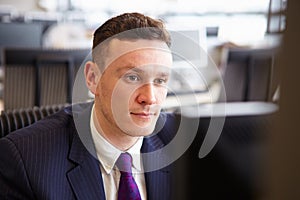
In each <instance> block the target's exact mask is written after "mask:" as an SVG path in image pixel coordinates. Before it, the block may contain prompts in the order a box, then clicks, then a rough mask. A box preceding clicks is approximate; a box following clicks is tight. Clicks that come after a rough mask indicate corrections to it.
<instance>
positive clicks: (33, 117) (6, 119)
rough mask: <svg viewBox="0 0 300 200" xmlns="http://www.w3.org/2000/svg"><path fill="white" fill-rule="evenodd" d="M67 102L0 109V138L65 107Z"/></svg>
mask: <svg viewBox="0 0 300 200" xmlns="http://www.w3.org/2000/svg"><path fill="white" fill-rule="evenodd" d="M67 105H68V104H60V105H48V106H42V107H33V108H27V109H19V110H17V109H15V110H12V111H2V112H1V115H0V138H1V137H4V136H6V135H7V134H9V133H10V132H13V131H15V130H17V129H20V128H24V127H26V126H29V125H31V124H33V123H35V122H37V121H38V120H41V119H43V118H44V117H47V116H49V115H51V114H53V113H55V112H58V111H59V110H61V109H63V108H64V107H66V106H67Z"/></svg>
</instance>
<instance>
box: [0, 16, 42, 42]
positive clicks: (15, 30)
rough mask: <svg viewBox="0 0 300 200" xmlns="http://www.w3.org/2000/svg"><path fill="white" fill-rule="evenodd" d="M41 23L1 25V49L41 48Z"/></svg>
mask: <svg viewBox="0 0 300 200" xmlns="http://www.w3.org/2000/svg"><path fill="white" fill-rule="evenodd" d="M42 31H43V27H42V24H40V23H17V22H12V23H0V47H2V48H3V47H41V46H42Z"/></svg>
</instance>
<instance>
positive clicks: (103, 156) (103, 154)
mask: <svg viewBox="0 0 300 200" xmlns="http://www.w3.org/2000/svg"><path fill="white" fill-rule="evenodd" d="M93 116H94V105H93V108H92V112H91V117H90V127H91V132H92V138H93V141H94V144H95V148H96V152H97V157H98V159H99V161H100V163H101V165H102V167H103V169H104V170H105V172H106V173H107V174H110V173H111V171H112V170H113V168H114V166H115V163H116V161H117V159H118V158H119V156H120V154H121V153H123V152H122V151H121V150H119V149H117V148H116V147H114V146H113V145H112V144H110V143H109V142H108V141H107V140H106V139H105V138H104V137H103V136H102V135H101V133H99V132H98V131H97V129H96V126H95V122H94V117H93ZM142 144H143V137H140V138H139V139H138V140H137V142H136V143H135V144H134V145H133V146H132V147H131V148H130V149H128V150H127V151H126V152H128V153H129V154H130V155H131V156H132V167H133V170H135V171H136V172H141V171H142V164H141V162H142V160H141V153H140V150H141V147H142Z"/></svg>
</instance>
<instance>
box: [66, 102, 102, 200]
mask: <svg viewBox="0 0 300 200" xmlns="http://www.w3.org/2000/svg"><path fill="white" fill-rule="evenodd" d="M72 109H73V110H72V114H73V118H74V122H75V124H74V131H75V132H76V131H77V133H78V134H75V136H74V138H73V141H72V144H71V148H70V153H69V159H70V160H71V161H72V162H73V163H75V166H74V168H72V169H71V170H70V171H69V172H68V173H67V177H68V180H69V183H70V185H71V188H72V189H73V192H74V194H75V196H76V198H77V199H78V200H87V199H105V192H104V187H103V180H102V176H101V170H100V165H99V161H98V159H97V157H96V152H95V148H94V144H93V140H92V137H91V132H90V127H89V124H90V123H89V121H90V120H89V119H90V113H91V106H88V107H86V108H83V110H81V109H82V108H80V109H79V110H77V109H78V108H74V107H73V108H72ZM77 111H80V112H77ZM75 127H76V129H75Z"/></svg>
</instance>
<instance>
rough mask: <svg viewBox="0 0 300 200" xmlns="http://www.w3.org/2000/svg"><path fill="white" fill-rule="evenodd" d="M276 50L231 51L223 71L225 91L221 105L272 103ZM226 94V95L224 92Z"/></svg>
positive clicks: (229, 50)
mask: <svg viewBox="0 0 300 200" xmlns="http://www.w3.org/2000/svg"><path fill="white" fill-rule="evenodd" d="M276 52H277V49H276V48H265V49H241V48H230V49H228V55H227V60H226V65H225V68H224V70H223V82H224V88H225V91H222V92H221V94H220V99H219V102H224V101H225V98H224V97H225V95H226V101H227V102H235V101H271V99H272V95H273V93H274V91H272V88H273V87H274V86H273V84H275V83H274V80H273V78H274V62H275V57H276ZM224 92H225V93H224Z"/></svg>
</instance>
